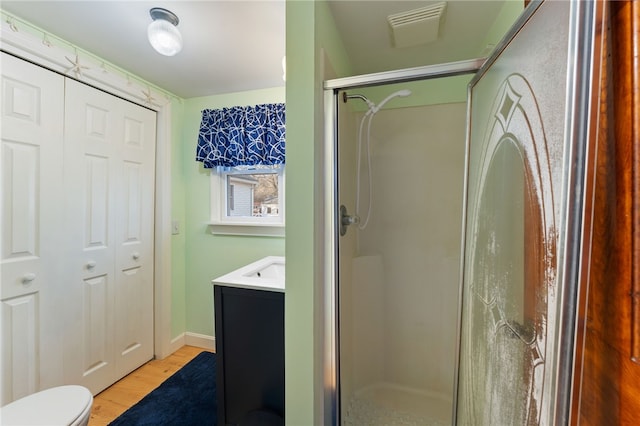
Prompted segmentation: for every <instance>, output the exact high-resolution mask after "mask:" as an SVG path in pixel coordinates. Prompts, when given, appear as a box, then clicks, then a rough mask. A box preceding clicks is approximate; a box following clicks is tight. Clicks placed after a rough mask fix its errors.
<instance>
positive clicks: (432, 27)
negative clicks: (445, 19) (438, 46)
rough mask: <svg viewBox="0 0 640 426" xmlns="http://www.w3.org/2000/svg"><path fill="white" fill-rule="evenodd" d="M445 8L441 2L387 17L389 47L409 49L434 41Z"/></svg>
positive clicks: (445, 4)
mask: <svg viewBox="0 0 640 426" xmlns="http://www.w3.org/2000/svg"><path fill="white" fill-rule="evenodd" d="M446 7H447V3H445V2H442V3H437V4H434V5H432V6H427V7H421V8H419V9H414V10H409V11H407V12H401V13H396V14H393V15H389V16H387V22H388V23H389V30H390V35H391V45H392V46H393V47H411V46H418V45H420V44H426V43H431V42H432V41H435V40H436V39H437V38H438V31H439V29H440V21H441V20H442V16H443V15H444V11H445V9H446Z"/></svg>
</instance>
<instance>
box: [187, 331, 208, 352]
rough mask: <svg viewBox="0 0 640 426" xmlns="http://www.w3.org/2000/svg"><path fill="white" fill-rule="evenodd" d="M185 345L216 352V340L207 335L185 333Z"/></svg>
mask: <svg viewBox="0 0 640 426" xmlns="http://www.w3.org/2000/svg"><path fill="white" fill-rule="evenodd" d="M184 344H185V345H189V346H195V347H198V348H203V349H209V350H212V351H214V350H215V349H216V338H215V337H214V336H208V335H206V334H198V333H190V332H186V333H184Z"/></svg>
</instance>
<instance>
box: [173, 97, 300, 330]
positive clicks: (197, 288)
mask: <svg viewBox="0 0 640 426" xmlns="http://www.w3.org/2000/svg"><path fill="white" fill-rule="evenodd" d="M284 101H285V88H284V87H276V88H271V89H263V90H254V91H247V92H238V93H228V94H224V95H217V96H206V97H200V98H191V99H186V100H184V106H183V113H184V115H183V119H182V134H181V138H180V139H179V140H178V141H177V143H178V145H179V149H177V150H178V151H179V155H180V157H181V171H180V172H181V175H182V176H177V175H176V174H177V173H176V174H174V182H175V183H176V187H177V191H174V194H173V196H174V198H175V204H174V207H176V206H177V209H176V210H175V214H176V216H175V217H174V219H176V218H177V217H178V216H181V219H179V220H180V225H181V228H182V233H183V234H184V239H185V246H184V249H183V250H182V251H174V253H173V256H174V265H175V264H176V263H178V264H179V263H180V262H181V260H180V259H176V258H177V257H178V258H179V257H181V256H184V267H183V268H180V267H179V266H178V268H176V269H182V270H183V271H184V275H183V277H184V282H185V285H184V289H185V290H184V312H185V314H184V321H185V328H183V329H182V331H188V332H191V333H198V334H204V335H207V336H212V335H213V334H214V332H213V287H212V284H211V280H212V279H214V278H216V277H218V276H220V275H223V274H226V273H227V272H230V271H232V270H234V269H237V268H239V267H241V266H244V265H246V264H248V263H251V262H253V261H255V260H258V259H260V258H262V257H265V256H269V255H274V256H282V255H284V238H278V237H247V236H226V235H225V236H222V235H213V234H212V233H211V232H210V229H209V226H208V225H207V223H208V222H209V220H210V204H209V199H210V196H209V195H210V187H209V182H210V177H209V171H208V170H205V169H204V168H203V166H202V163H200V162H196V161H195V155H196V146H197V141H198V130H199V129H200V120H201V118H202V110H203V109H206V108H211V109H216V108H222V107H230V106H244V105H256V104H261V103H274V102H284ZM287 150H288V146H287ZM287 155H288V153H287ZM288 168H289V165H288V164H287V173H289V171H288ZM180 205H182V206H184V207H183V210H181V208H180ZM289 217H290V216H289V214H288V213H287V220H289ZM178 241H179V240H177V241H176V243H175V244H174V248H175V247H176V246H178V245H179V242H178ZM175 275H176V274H175V273H174V278H175V279H180V277H176V276H175ZM176 288H179V286H178V285H177V283H174V289H176ZM177 292H179V290H177ZM175 305H176V303H174V304H173V306H174V307H175ZM175 308H176V310H178V311H179V310H180V307H175ZM176 316H178V317H180V316H181V314H180V313H178V312H177V313H176V314H174V319H175V318H176ZM173 331H174V332H177V333H179V332H180V329H179V328H177V327H176V328H174V329H173ZM174 337H175V336H174Z"/></svg>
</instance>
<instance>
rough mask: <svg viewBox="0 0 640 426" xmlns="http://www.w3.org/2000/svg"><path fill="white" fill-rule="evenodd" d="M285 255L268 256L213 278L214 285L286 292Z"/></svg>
mask: <svg viewBox="0 0 640 426" xmlns="http://www.w3.org/2000/svg"><path fill="white" fill-rule="evenodd" d="M284 273H285V258H284V256H267V257H264V258H262V259H260V260H257V261H255V262H253V263H250V264H248V265H245V266H243V267H241V268H238V269H236V270H235V271H231V272H229V273H227V274H225V275H222V276H220V277H218V278H215V279H214V280H212V283H213V284H214V285H224V286H230V287H241V288H250V289H256V290H272V291H281V292H284Z"/></svg>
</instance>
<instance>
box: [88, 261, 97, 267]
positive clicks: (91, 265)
mask: <svg viewBox="0 0 640 426" xmlns="http://www.w3.org/2000/svg"><path fill="white" fill-rule="evenodd" d="M96 265H97V263H96V261H95V260H90V261H88V262H87V269H93V268H95V267H96Z"/></svg>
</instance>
